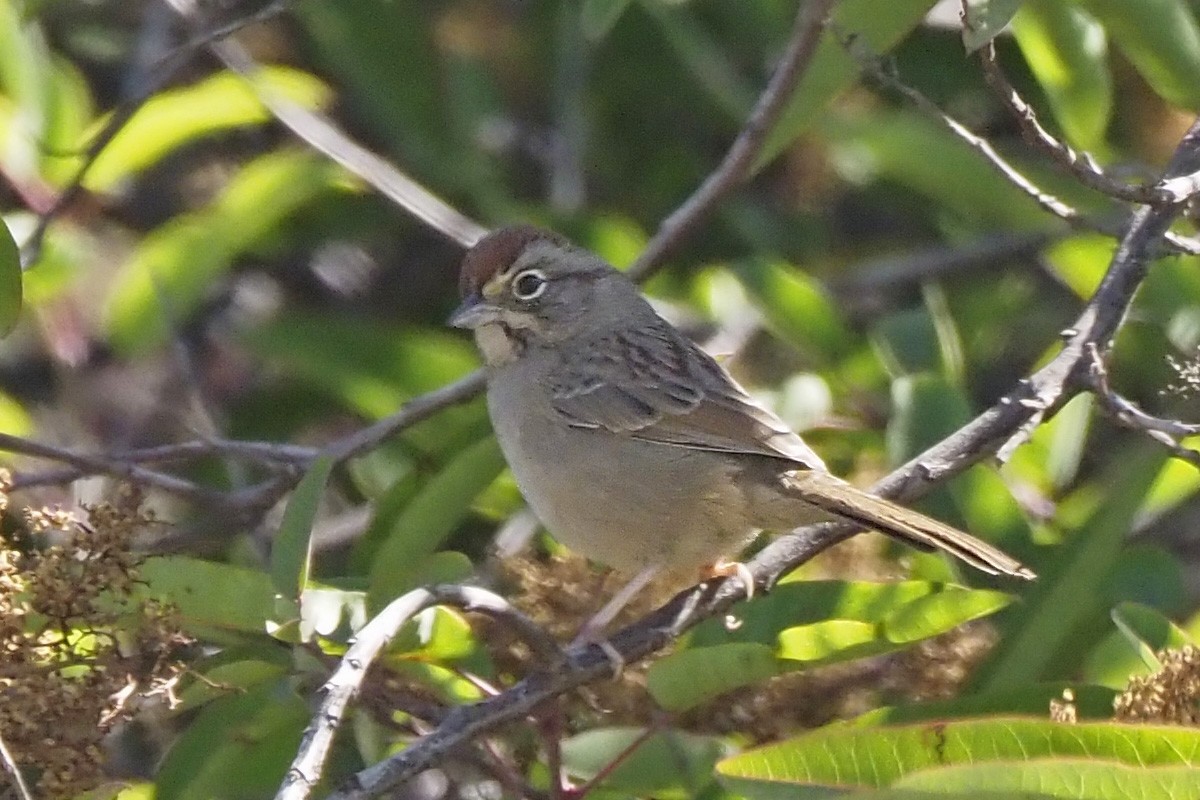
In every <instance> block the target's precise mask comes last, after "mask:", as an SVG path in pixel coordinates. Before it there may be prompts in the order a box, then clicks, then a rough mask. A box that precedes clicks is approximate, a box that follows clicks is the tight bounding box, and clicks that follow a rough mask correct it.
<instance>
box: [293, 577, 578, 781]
mask: <svg viewBox="0 0 1200 800" xmlns="http://www.w3.org/2000/svg"><path fill="white" fill-rule="evenodd" d="M436 605H453V606H456V607H458V608H462V609H464V610H466V611H477V612H480V613H484V614H488V615H489V616H492V617H495V618H496V619H497V620H499V621H500V622H501V623H503V624H505V625H509V626H510V627H512V628H513V629H514V630H515V632H516V633H517V635H518V636H520V637H521V638H522V639H523V640H524V641H525V642H526V643H527V644H529V646H530V648H531V649H532V650H533V653H534V655H535V656H536V657H537V658H538V659H540V660H541V661H543V663H554V662H556V661H559V660H560V659H561V652H562V651H561V650H560V649H559V647H558V644H557V643H556V642H555V641H554V639H553V638H552V637H551V636H550V635H549V634H548V633H547V632H546V631H544V630H543V629H542V628H541V627H539V626H538V625H537V624H536V623H534V622H533V621H532V620H530V619H529V618H528V617H526V616H525V615H524V614H521V613H520V612H519V611H517V610H516V609H515V608H513V607H512V606H511V605H509V603H508V601H507V600H505V599H504V598H502V597H500V596H499V595H496V594H493V593H492V592H489V591H487V590H486V589H480V588H477V587H472V586H434V587H430V588H428V589H414V590H413V591H411V592H409V593H408V594H405V595H403V596H401V597H399V598H397V599H395V600H393V601H392V602H391V603H389V604H388V605H387V607H386V608H385V609H384V610H383V611H381V612H379V614H377V615H376V616H375V617H374V618H373V619H372V620H371V621H370V622H368V623H367V624H366V625H365V626H363V628H362V630H360V631H359V632H358V634H357V635H356V636H355V637H354V641H353V643H352V644H351V645H350V649H348V650H347V651H346V654H345V655H344V656H343V657H342V660H341V662H340V663H339V665H338V668H337V670H335V671H334V673H333V675H332V676H331V677H330V678H329V680H328V681H326V682H325V685H324V686H323V687H322V688H321V692H322V693H323V694H324V695H325V699H324V700H323V701H322V702H321V707H320V708H319V709H318V710H317V713H316V715H315V716H314V717H313V720H312V722H311V723H309V726H308V727H307V728H305V730H304V736H303V739H302V740H301V743H300V749H299V752H297V754H296V758H295V759H294V760H293V761H292V766H291V767H290V768H289V769H288V772H287V776H286V777H285V778H284V782H283V785H282V786H281V787H280V788H279V792H278V793H277V794H276V795H275V797H276V800H305V798H307V797H308V796H309V794H310V793H311V791H312V789H313V787H314V786H316V785H317V783H318V782H319V781H320V780H321V772H322V769H323V767H324V764H325V759H326V758H327V757H328V756H329V749H330V746H331V745H332V744H333V737H334V734H336V733H337V729H338V726H339V725H340V724H341V721H342V718H343V716H344V715H345V713H346V708H347V707H348V706H349V704H350V701H351V700H353V699H354V696H355V695H357V694H358V693H359V691H360V690H361V688H362V684H363V680H364V679H365V678H366V675H367V671H368V669H369V668H370V666H371V664H372V662H374V661H375V659H376V658H377V657H378V656H379V654H380V653H381V652H382V651H383V649H384V648H385V647H387V645H388V643H389V642H391V640H392V639H393V638H394V637H395V636H396V634H397V633H398V632H399V631H400V629H401V628H402V627H403V626H404V625H405V624H406V623H407V622H408V621H409V620H411V619H412V618H413V617H414V616H416V615H417V614H418V613H420V612H421V611H423V610H424V609H426V608H430V607H431V606H436Z"/></svg>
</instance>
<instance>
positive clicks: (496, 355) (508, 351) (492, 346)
mask: <svg viewBox="0 0 1200 800" xmlns="http://www.w3.org/2000/svg"><path fill="white" fill-rule="evenodd" d="M519 333H520V332H519V331H516V330H514V329H513V328H510V327H508V326H507V325H505V324H503V323H495V324H491V325H480V326H479V327H478V328H476V329H475V344H477V345H479V351H480V352H481V353H483V360H484V361H485V362H487V364H488V366H491V367H499V366H502V365H504V364H510V363H512V362H513V361H516V360H517V357H518V356H520V355H521V351H523V350H524V349H525V340H524V339H523V338H522V337H521V336H520V335H519Z"/></svg>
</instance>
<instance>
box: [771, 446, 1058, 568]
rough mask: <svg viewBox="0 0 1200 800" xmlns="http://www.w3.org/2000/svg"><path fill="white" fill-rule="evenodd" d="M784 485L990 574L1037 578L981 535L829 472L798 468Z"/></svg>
mask: <svg viewBox="0 0 1200 800" xmlns="http://www.w3.org/2000/svg"><path fill="white" fill-rule="evenodd" d="M785 483H786V485H787V486H788V488H789V489H790V490H791V491H793V492H795V493H796V494H797V495H798V496H799V497H800V499H802V500H804V501H805V502H806V503H810V504H812V505H814V506H816V507H818V508H820V509H822V510H824V511H827V512H829V513H831V514H834V515H836V516H839V517H842V518H843V519H847V520H850V521H851V522H857V523H858V524H860V525H862V526H864V527H866V528H871V529H872V530H877V531H879V532H880V533H886V534H887V535H888V536H893V537H895V538H898V539H901V540H903V541H906V542H908V543H910V544H915V545H917V546H920V547H922V548H923V549H928V548H936V549H938V550H944V551H946V552H947V553H949V554H950V555H952V556H954V557H955V558H958V559H961V560H962V561H964V562H966V563H967V564H970V565H971V566H973V567H975V568H976V569H979V570H982V571H983V572H986V573H988V574H990V575H1011V576H1013V577H1017V578H1024V579H1026V580H1032V579H1034V578H1036V577H1037V575H1036V574H1034V572H1033V570H1031V569H1029V568H1028V567H1026V566H1025V565H1024V564H1022V563H1021V562H1020V561H1017V560H1016V559H1015V558H1013V557H1012V556H1010V555H1008V554H1007V553H1005V552H1004V551H1003V550H1001V549H999V548H998V547H993V546H992V545H990V544H988V543H987V542H985V541H983V540H982V539H977V538H975V537H974V536H971V535H970V534H968V533H964V532H962V531H960V530H958V529H957V528H954V527H951V526H950V525H947V524H945V523H943V522H938V521H937V520H936V519H933V518H932V517H927V516H925V515H924V514H921V513H919V512H916V511H913V510H912V509H908V508H904V507H903V506H899V505H897V504H895V503H893V502H892V501H890V500H885V499H883V498H882V497H877V496H875V495H873V494H867V493H866V492H863V491H861V490H859V489H855V488H854V487H853V486H851V485H850V484H848V483H846V482H845V481H842V480H840V479H838V478H835V477H834V476H832V475H830V474H828V473H825V472H820V471H818V470H800V471H797V472H794V473H791V474H790V475H788V476H787V478H786V480H785Z"/></svg>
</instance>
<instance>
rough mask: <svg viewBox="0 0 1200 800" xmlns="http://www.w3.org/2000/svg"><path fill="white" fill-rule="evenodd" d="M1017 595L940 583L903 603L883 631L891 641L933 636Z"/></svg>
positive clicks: (991, 611)
mask: <svg viewBox="0 0 1200 800" xmlns="http://www.w3.org/2000/svg"><path fill="white" fill-rule="evenodd" d="M1013 599H1014V598H1013V596H1012V595H1010V594H1006V593H1004V592H995V591H989V590H987V589H967V588H964V587H962V586H944V587H939V590H938V591H935V592H932V593H930V594H927V595H925V596H924V597H918V598H916V599H915V600H913V602H911V603H908V604H906V605H903V606H901V607H900V608H898V609H896V610H895V611H894V612H892V613H891V614H889V615H888V616H887V617H885V618H884V620H883V635H884V637H885V638H886V639H887V641H889V642H895V643H896V644H907V643H909V642H918V641H920V640H922V639H929V638H931V637H934V636H937V635H939V634H942V633H945V632H946V631H948V630H952V629H953V628H956V627H958V626H959V625H962V624H963V623H966V622H970V621H971V620H973V619H979V618H981V617H986V616H988V615H990V614H994V613H996V612H997V611H999V610H1000V609H1002V608H1004V607H1005V606H1007V605H1008V604H1009V603H1011V602H1012V601H1013Z"/></svg>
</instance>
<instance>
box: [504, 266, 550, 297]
mask: <svg viewBox="0 0 1200 800" xmlns="http://www.w3.org/2000/svg"><path fill="white" fill-rule="evenodd" d="M547 283H548V279H547V278H546V273H544V272H542V271H541V270H540V269H527V270H522V271H521V272H518V273H517V274H516V275H514V276H513V279H512V283H510V284H509V285H510V286H511V287H512V293H513V297H515V298H517V299H518V300H534V299H536V298H538V297H541V296H542V292H544V291H546V284H547Z"/></svg>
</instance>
